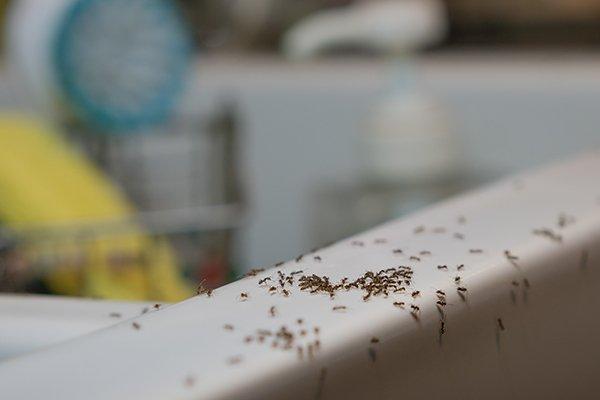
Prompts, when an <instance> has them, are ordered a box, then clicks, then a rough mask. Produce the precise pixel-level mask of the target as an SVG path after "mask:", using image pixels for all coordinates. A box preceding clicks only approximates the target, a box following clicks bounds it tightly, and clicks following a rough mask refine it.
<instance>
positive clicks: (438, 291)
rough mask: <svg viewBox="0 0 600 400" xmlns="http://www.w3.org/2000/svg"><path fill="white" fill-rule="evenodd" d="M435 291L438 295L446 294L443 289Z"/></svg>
mask: <svg viewBox="0 0 600 400" xmlns="http://www.w3.org/2000/svg"><path fill="white" fill-rule="evenodd" d="M435 293H436V294H437V295H438V296H440V297H445V296H446V292H444V291H443V290H436V291H435Z"/></svg>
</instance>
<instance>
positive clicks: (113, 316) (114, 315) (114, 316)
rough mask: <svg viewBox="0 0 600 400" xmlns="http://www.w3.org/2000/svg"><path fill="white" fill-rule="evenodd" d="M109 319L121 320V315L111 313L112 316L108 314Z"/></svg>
mask: <svg viewBox="0 0 600 400" xmlns="http://www.w3.org/2000/svg"><path fill="white" fill-rule="evenodd" d="M108 316H109V317H111V318H121V316H122V315H121V313H118V312H111V313H110V314H108Z"/></svg>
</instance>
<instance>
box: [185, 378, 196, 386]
mask: <svg viewBox="0 0 600 400" xmlns="http://www.w3.org/2000/svg"><path fill="white" fill-rule="evenodd" d="M195 383H196V379H195V378H194V377H193V376H191V375H188V376H186V378H185V380H184V381H183V384H184V385H185V386H186V387H192V386H194V384H195Z"/></svg>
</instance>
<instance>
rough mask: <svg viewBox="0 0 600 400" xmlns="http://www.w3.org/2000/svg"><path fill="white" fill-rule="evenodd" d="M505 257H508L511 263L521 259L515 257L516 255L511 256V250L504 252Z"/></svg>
mask: <svg viewBox="0 0 600 400" xmlns="http://www.w3.org/2000/svg"><path fill="white" fill-rule="evenodd" d="M504 255H505V256H506V258H507V259H509V260H511V261H515V260H518V259H519V257H517V256H515V255H514V254H511V252H510V250H504Z"/></svg>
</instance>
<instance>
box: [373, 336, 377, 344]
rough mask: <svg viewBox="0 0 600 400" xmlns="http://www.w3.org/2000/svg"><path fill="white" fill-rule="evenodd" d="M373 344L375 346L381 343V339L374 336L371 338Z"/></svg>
mask: <svg viewBox="0 0 600 400" xmlns="http://www.w3.org/2000/svg"><path fill="white" fill-rule="evenodd" d="M371 343H373V344H375V343H379V338H378V337H375V336H373V337H372V338H371Z"/></svg>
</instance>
